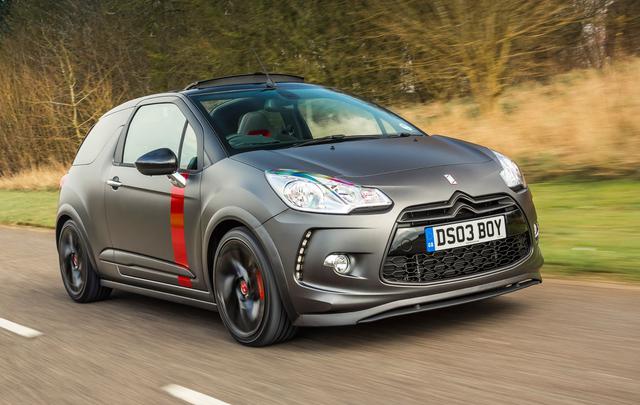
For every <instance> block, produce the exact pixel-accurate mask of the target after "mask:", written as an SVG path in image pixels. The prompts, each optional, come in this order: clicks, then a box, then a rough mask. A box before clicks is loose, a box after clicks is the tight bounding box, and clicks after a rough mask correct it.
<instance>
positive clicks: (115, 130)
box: [73, 109, 131, 166]
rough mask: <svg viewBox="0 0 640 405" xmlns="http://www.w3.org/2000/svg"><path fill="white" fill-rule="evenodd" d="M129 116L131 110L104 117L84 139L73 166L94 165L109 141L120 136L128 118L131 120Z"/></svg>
mask: <svg viewBox="0 0 640 405" xmlns="http://www.w3.org/2000/svg"><path fill="white" fill-rule="evenodd" d="M129 114H131V109H126V110H122V111H118V112H115V113H113V114H109V115H107V116H106V117H102V118H101V119H100V120H99V121H98V122H97V123H96V125H94V126H93V128H91V131H89V133H88V134H87V136H86V137H85V138H84V141H83V142H82V145H80V149H78V153H77V154H76V158H75V159H74V161H73V165H74V166H78V165H88V164H91V163H93V161H94V160H96V158H97V157H98V155H99V154H100V152H101V151H102V149H103V148H104V146H105V145H106V144H107V141H109V139H113V138H115V137H117V136H118V134H119V133H120V130H121V129H122V126H123V125H124V124H125V122H126V120H127V118H129Z"/></svg>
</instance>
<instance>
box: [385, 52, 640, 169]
mask: <svg viewBox="0 0 640 405" xmlns="http://www.w3.org/2000/svg"><path fill="white" fill-rule="evenodd" d="M638 77H640V58H635V59H631V60H628V61H624V62H622V61H621V62H619V63H617V64H614V65H611V66H608V67H607V68H605V69H603V70H575V71H572V72H570V73H566V74H562V75H558V76H556V77H554V78H552V79H550V80H549V82H547V83H544V84H542V83H535V82H528V83H522V84H520V85H518V86H513V87H511V88H508V89H507V90H506V91H505V92H504V94H502V95H500V96H499V97H498V99H497V101H496V105H495V108H494V109H493V110H492V111H484V112H482V111H480V110H478V107H477V106H476V105H475V104H474V103H472V102H470V101H469V100H451V101H448V102H434V103H429V104H420V105H408V106H403V107H400V108H395V110H396V111H397V112H398V113H399V114H400V115H402V116H404V117H406V118H407V119H409V120H410V121H411V122H413V123H414V124H416V125H418V126H420V127H421V128H422V129H424V130H425V131H426V132H428V133H432V134H443V135H449V136H452V137H454V138H460V139H465V140H468V141H470V142H474V143H478V144H480V145H484V146H488V147H491V148H493V149H496V150H498V151H500V152H503V153H505V154H506V155H508V156H510V157H512V158H514V159H515V160H516V161H517V162H518V164H519V165H520V166H521V167H522V168H523V169H524V172H525V174H526V175H527V177H528V178H529V179H530V180H536V181H542V180H544V181H546V180H548V179H551V178H559V179H562V178H567V177H571V176H572V177H575V178H581V179H584V178H587V177H589V178H592V179H604V178H612V177H623V176H625V177H634V178H640V80H638Z"/></svg>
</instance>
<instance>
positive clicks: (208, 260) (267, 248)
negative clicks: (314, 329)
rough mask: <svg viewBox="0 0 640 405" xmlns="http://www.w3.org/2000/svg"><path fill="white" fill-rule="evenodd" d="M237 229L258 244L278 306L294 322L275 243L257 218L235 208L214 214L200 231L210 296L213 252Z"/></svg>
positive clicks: (293, 311) (294, 313) (295, 315)
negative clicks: (271, 274) (273, 279)
mask: <svg viewBox="0 0 640 405" xmlns="http://www.w3.org/2000/svg"><path fill="white" fill-rule="evenodd" d="M240 226H243V227H245V228H247V229H248V230H249V232H251V234H252V235H253V236H254V237H255V238H256V240H257V241H258V243H260V246H261V247H262V249H263V250H264V252H265V253H266V256H267V259H268V260H269V264H270V265H271V268H272V270H273V272H274V275H275V277H276V286H277V288H278V293H279V294H280V299H281V300H282V304H283V305H284V308H285V310H286V311H287V315H289V317H290V319H291V320H294V319H296V317H297V313H296V312H295V310H294V308H293V304H292V302H291V299H290V297H289V291H288V288H287V283H286V279H285V277H286V276H285V272H284V267H283V265H282V260H281V259H280V255H279V254H278V250H277V248H276V245H275V243H274V242H273V240H272V239H271V237H270V236H269V233H268V232H267V231H266V230H265V229H264V228H263V227H262V224H261V223H260V221H258V219H257V218H255V217H254V216H253V215H252V214H251V213H249V212H248V211H246V210H244V209H242V208H239V207H225V208H223V209H221V210H219V211H218V212H216V213H215V215H214V216H213V217H212V218H211V220H210V221H209V223H208V225H207V227H206V229H205V232H204V243H203V246H205V247H206V248H205V249H202V252H203V258H202V262H203V263H204V270H205V271H206V282H207V286H208V288H209V291H210V292H211V295H212V296H214V295H215V294H214V293H213V272H212V265H213V261H214V259H215V257H214V256H215V252H216V250H217V248H218V246H219V243H220V241H221V240H222V237H223V236H224V235H225V234H226V233H227V232H229V231H230V230H231V229H233V228H236V227H240Z"/></svg>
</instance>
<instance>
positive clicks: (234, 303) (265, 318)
mask: <svg viewBox="0 0 640 405" xmlns="http://www.w3.org/2000/svg"><path fill="white" fill-rule="evenodd" d="M213 288H214V292H215V296H216V303H217V305H218V310H219V312H220V316H221V318H222V321H223V322H224V324H225V326H226V327H227V329H228V330H229V333H231V336H233V338H234V339H235V340H237V341H238V342H240V343H242V344H244V345H247V346H268V345H271V344H274V343H278V342H283V341H285V340H288V339H291V338H292V337H293V336H294V335H295V332H296V327H295V326H293V325H292V324H291V321H290V320H289V317H288V316H287V313H286V311H285V309H284V306H283V305H282V301H281V299H280V295H279V293H278V288H277V286H276V280H275V276H274V274H273V270H272V269H271V267H270V266H269V261H268V260H267V258H266V255H265V253H264V251H263V250H262V248H261V247H260V244H259V243H258V241H257V240H256V238H255V237H254V236H253V235H252V234H251V233H250V232H249V230H248V229H247V228H244V227H240V228H235V229H232V230H231V231H229V232H228V233H227V234H226V235H225V236H224V237H223V238H222V240H221V241H220V244H219V245H218V249H217V250H216V255H215V260H214V264H213Z"/></svg>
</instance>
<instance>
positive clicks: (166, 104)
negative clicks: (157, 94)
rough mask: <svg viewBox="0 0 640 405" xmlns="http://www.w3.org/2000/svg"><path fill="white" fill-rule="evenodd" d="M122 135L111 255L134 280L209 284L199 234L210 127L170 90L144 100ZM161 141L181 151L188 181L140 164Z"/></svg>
mask: <svg viewBox="0 0 640 405" xmlns="http://www.w3.org/2000/svg"><path fill="white" fill-rule="evenodd" d="M121 137H122V139H121V140H120V142H119V144H118V147H117V148H116V152H115V156H114V162H113V165H112V167H111V168H110V172H109V174H108V176H107V179H108V181H107V185H106V186H105V187H106V189H105V205H106V212H107V224H108V228H109V235H110V238H111V252H110V255H109V256H110V257H111V260H112V261H113V262H114V263H115V264H116V265H117V266H118V271H119V273H120V275H122V276H123V277H125V278H126V279H127V280H126V281H127V282H129V283H133V284H142V285H143V286H149V285H150V283H151V285H152V286H153V288H156V289H158V288H160V289H162V288H163V285H164V286H165V287H167V285H168V286H171V285H173V286H180V287H186V288H192V289H199V290H205V289H206V284H205V282H204V279H203V272H202V271H201V269H200V268H199V263H200V260H199V257H200V243H199V236H198V235H199V234H200V178H201V176H200V169H201V168H202V161H203V159H202V157H203V151H202V149H203V148H202V145H203V143H202V127H201V126H200V125H199V123H198V122H197V120H196V119H195V118H194V116H193V115H192V114H191V113H190V111H189V109H188V107H187V106H186V105H185V104H184V103H183V102H181V101H180V100H179V99H167V98H163V99H159V100H152V101H149V102H147V103H146V104H144V105H141V106H139V107H138V109H137V110H136V111H135V113H134V114H133V116H132V118H131V119H130V121H129V123H128V125H127V128H126V131H123V134H122V135H121ZM159 148H169V149H171V150H172V151H173V152H174V153H175V154H176V156H177V157H178V159H179V167H180V170H179V172H180V173H181V174H182V175H183V176H184V177H186V179H187V181H186V186H185V187H184V188H181V187H179V186H176V185H173V184H172V183H171V182H170V181H169V179H168V178H167V176H145V175H143V174H142V173H140V172H138V170H137V169H136V168H135V165H134V163H135V161H136V160H137V159H138V158H139V157H140V156H142V155H143V154H145V153H147V152H150V151H152V150H155V149H159ZM160 283H162V284H160Z"/></svg>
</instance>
